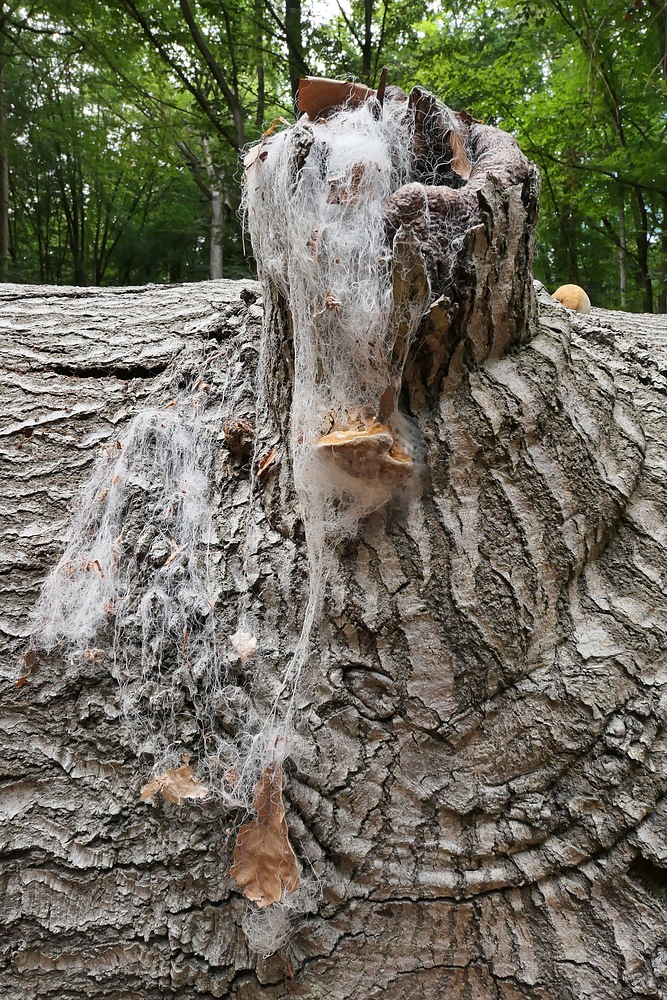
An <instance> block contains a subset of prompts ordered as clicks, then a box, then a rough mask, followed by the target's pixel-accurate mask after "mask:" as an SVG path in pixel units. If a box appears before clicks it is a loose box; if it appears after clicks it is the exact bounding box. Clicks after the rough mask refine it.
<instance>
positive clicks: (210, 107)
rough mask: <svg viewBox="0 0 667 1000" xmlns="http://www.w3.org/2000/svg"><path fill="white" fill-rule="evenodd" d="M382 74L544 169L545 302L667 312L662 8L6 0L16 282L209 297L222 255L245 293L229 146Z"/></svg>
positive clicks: (3, 84) (601, 3) (550, 2)
mask: <svg viewBox="0 0 667 1000" xmlns="http://www.w3.org/2000/svg"><path fill="white" fill-rule="evenodd" d="M304 4H305V0H304ZM383 65H387V66H388V67H389V83H394V84H398V85H400V86H402V87H403V88H404V89H406V90H407V89H409V88H410V87H411V86H413V85H414V84H416V83H420V84H422V85H424V86H426V87H428V88H429V89H431V90H433V91H434V92H435V93H437V94H438V95H439V96H440V97H442V98H443V99H444V100H445V101H446V102H447V103H448V104H449V105H450V106H452V107H454V108H457V109H460V108H464V107H465V108H467V109H468V110H469V111H471V112H472V113H473V114H474V115H476V116H477V117H478V118H480V119H482V120H483V121H485V122H488V123H491V124H494V125H498V126H500V127H501V128H504V129H507V130H508V131H510V132H512V133H513V134H514V135H516V137H517V139H518V141H519V143H520V144H521V146H522V148H523V149H524V151H525V152H526V153H527V154H528V155H529V156H530V157H531V158H532V159H534V160H535V161H536V162H537V163H538V165H539V167H540V169H541V173H542V180H543V193H542V211H541V220H540V225H539V231H538V241H537V250H536V262H535V269H536V275H537V276H538V277H539V278H541V279H542V280H543V281H545V283H546V284H547V285H548V286H549V287H554V286H556V285H558V284H561V283H564V282H569V281H575V282H578V283H580V284H582V285H584V286H585V287H586V288H587V290H588V292H589V294H590V296H591V299H592V300H593V302H594V303H596V304H600V305H608V306H612V307H619V306H621V305H624V306H625V307H628V308H633V309H649V308H659V309H661V310H663V311H664V310H665V309H667V218H666V216H667V142H666V141H665V138H666V136H665V130H666V128H667V115H666V114H665V107H667V102H666V100H665V99H666V97H667V8H665V7H664V5H663V4H662V3H661V2H659V0H635V2H634V3H633V2H632V0H496V2H491V3H488V2H484V0H470V2H466V3H463V2H462V0H449V2H447V3H435V4H432V3H431V4H429V3H426V0H377V2H375V3H373V2H371V0H341V4H340V5H329V4H326V5H325V4H323V3H320V2H313V3H312V6H310V7H306V6H305V5H304V7H303V9H302V5H301V2H300V0H282V2H281V3H278V4H275V3H273V0H267V2H264V0H235V3H234V4H233V5H232V4H231V3H226V2H220V0H179V2H178V3H167V2H166V0H110V2H103V0H43V2H39V3H35V4H33V5H31V7H30V8H27V7H23V6H21V4H20V3H18V2H16V0H14V2H7V0H0V96H1V97H4V107H5V110H6V116H5V120H4V125H3V111H2V105H3V102H2V101H1V100H0V134H1V133H2V132H3V128H4V130H5V131H7V132H8V133H9V136H8V137H9V140H10V142H9V143H8V148H9V151H10V152H9V160H10V162H9V168H10V216H9V222H10V253H11V260H10V265H9V277H10V279H13V280H19V281H52V282H70V281H76V282H96V283H129V282H134V283H136V282H144V281H169V280H188V279H198V278H204V277H206V276H207V274H208V271H209V260H208V257H209V249H210V246H211V243H212V242H215V240H218V241H220V240H222V242H223V244H224V246H223V247H222V251H221V252H222V256H223V257H224V273H225V274H227V275H229V276H240V275H244V274H248V273H249V270H250V267H251V263H250V262H249V261H248V259H247V258H246V256H245V254H244V250H243V244H242V240H241V234H240V223H239V219H238V201H239V184H240V177H241V168H240V165H239V154H240V152H241V151H242V148H243V146H244V144H245V143H246V142H248V141H251V140H253V139H255V138H256V137H257V136H258V135H260V134H261V133H262V131H263V130H264V129H265V128H266V127H267V126H268V125H269V124H270V123H271V122H272V121H273V120H274V119H275V118H276V117H279V116H290V115H291V103H292V94H293V91H294V85H295V80H296V79H297V78H298V76H299V75H300V74H303V73H305V72H307V71H308V69H310V70H311V72H314V73H319V74H322V75H330V76H334V77H348V78H356V79H364V80H366V81H367V82H369V83H370V84H371V85H372V84H375V83H376V82H377V79H378V77H379V72H380V70H381V68H382V66H383ZM212 194H215V195H216V196H217V204H220V205H222V206H223V209H222V214H221V216H219V218H218V223H219V225H218V228H217V230H216V229H215V226H212V215H211V211H212V206H213V205H214V203H215V202H216V198H213V199H212ZM0 201H1V199H0ZM1 213H2V205H1V204H0V215H1ZM0 221H1V220H0ZM214 221H215V220H214ZM222 233H224V236H221V235H220V234H222ZM211 260H213V258H211ZM623 273H625V275H626V278H625V279H623ZM623 280H625V281H626V283H627V292H624V293H623V294H622V293H621V282H622V281H623Z"/></svg>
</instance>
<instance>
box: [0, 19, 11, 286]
mask: <svg viewBox="0 0 667 1000" xmlns="http://www.w3.org/2000/svg"><path fill="white" fill-rule="evenodd" d="M0 26H1V24H0ZM3 44H4V39H2V41H0V45H3ZM6 64H7V57H6V54H5V52H4V51H3V50H2V48H0V282H3V281H7V277H8V273H9V257H10V254H9V131H8V128H7V102H6V96H5V67H6Z"/></svg>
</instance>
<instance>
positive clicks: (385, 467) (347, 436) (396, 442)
mask: <svg viewBox="0 0 667 1000" xmlns="http://www.w3.org/2000/svg"><path fill="white" fill-rule="evenodd" d="M315 447H316V449H317V451H318V452H319V453H320V455H321V456H324V457H326V458H331V459H333V460H334V461H336V462H337V463H338V464H339V465H340V467H341V468H342V469H344V470H345V471H346V472H347V473H348V474H349V475H351V476H353V477H355V476H358V477H369V476H377V477H379V478H384V479H386V478H393V477H396V478H399V479H400V478H403V477H404V476H405V475H407V474H409V473H410V472H411V471H412V465H413V462H412V457H411V455H410V452H409V450H408V447H407V446H406V445H405V444H404V443H403V442H401V440H400V438H399V436H398V434H397V433H396V431H394V430H393V429H392V428H391V427H390V426H389V425H388V424H383V423H380V422H379V421H378V420H375V419H373V418H364V417H357V418H355V419H353V420H352V421H351V422H350V423H349V424H348V425H347V426H345V427H342V428H340V429H332V430H331V431H329V433H328V434H324V435H323V436H322V437H321V438H319V439H318V441H317V442H316V444H315Z"/></svg>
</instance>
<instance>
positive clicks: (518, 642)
mask: <svg viewBox="0 0 667 1000" xmlns="http://www.w3.org/2000/svg"><path fill="white" fill-rule="evenodd" d="M259 297H260V289H259V286H256V285H254V284H253V283H251V282H226V281H217V282H208V283H202V284H198V285H190V286H170V287H164V288H162V287H148V288H142V289H123V290H114V291H110V290H103V289H85V290H84V289H65V288H58V289H46V288H30V287H25V286H10V285H6V286H3V287H2V288H1V289H0V333H1V337H0V367H1V368H2V376H3V377H2V387H3V389H2V391H3V394H4V406H3V410H2V417H1V424H0V456H1V459H2V474H1V476H0V497H1V500H0V503H1V504H2V507H1V518H0V535H1V538H2V542H1V547H0V560H1V562H0V593H1V597H0V651H1V656H2V674H3V677H4V678H5V680H4V682H3V695H2V703H1V704H2V707H1V710H0V752H1V754H2V783H1V785H0V816H1V818H2V825H1V826H0V837H1V842H2V859H1V861H0V878H1V880H2V894H3V898H4V906H3V924H4V926H3V933H2V938H1V939H0V940H1V944H0V991H1V992H2V996H3V997H6V998H7V1000H32V998H37V997H39V998H46V997H54V998H58V1000H74V998H83V997H85V998H90V1000H93V998H95V1000H98V998H102V997H105V998H114V1000H121V998H123V1000H124V998H152V997H161V996H178V997H187V998H194V997H196V996H229V997H233V998H237V1000H249V998H254V997H259V996H262V997H267V998H271V1000H278V998H284V997H300V998H313V1000H314V998H327V1000H329V998H331V1000H365V998H374V997H383V998H387V1000H403V998H405V1000H407V998H408V997H410V998H412V997H414V996H415V995H421V996H423V997H448V998H452V1000H459V998H460V1000H464V998H473V1000H486V998H489V1000H491V998H493V1000H499V998H502V1000H518V998H531V1000H533V998H534V1000H537V998H540V1000H574V998H577V1000H578V998H584V997H586V998H594V1000H628V998H631V997H642V998H643V997H667V924H666V918H667V877H666V874H667V833H666V819H667V799H666V798H665V794H666V792H667V757H666V753H665V752H666V749H667V743H666V741H665V730H664V725H665V712H666V706H667V701H666V691H665V684H666V683H667V653H666V648H667V644H666V641H665V640H666V635H665V634H666V632H667V613H666V610H665V596H664V593H665V583H666V581H667V472H666V470H667V327H666V326H665V321H664V319H660V318H659V317H655V316H649V315H641V316H638V315H630V314H624V313H612V312H605V311H602V310H593V313H592V314H591V315H590V316H586V317H582V316H573V315H572V314H570V313H568V312H567V311H566V310H565V309H563V308H562V307H560V306H559V305H558V304H557V303H554V302H553V300H551V299H550V298H549V297H548V296H547V295H546V294H545V293H544V292H543V291H539V293H538V303H539V307H540V322H539V327H538V330H537V334H536V336H534V338H533V339H532V340H531V341H530V342H529V343H526V344H522V345H516V346H515V347H514V348H512V350H511V351H510V352H509V353H508V354H506V355H505V356H504V357H499V358H488V359H487V360H485V361H484V362H483V363H481V364H480V365H478V366H476V367H473V368H471V369H470V370H469V371H467V372H466V371H465V370H464V371H461V372H459V373H458V375H457V377H456V379H451V378H450V379H445V380H444V382H443V384H442V387H441V388H440V389H439V390H438V392H437V393H436V394H434V395H432V396H430V397H428V398H427V397H421V398H420V399H419V400H418V401H415V400H414V399H413V404H414V405H415V407H416V406H417V402H419V410H418V412H417V413H416V414H415V418H416V420H417V421H418V423H419V427H420V431H421V433H422V435H423V438H424V441H425V445H426V456H425V460H424V469H423V474H422V477H421V478H422V481H421V488H420V491H419V492H418V495H416V496H414V497H411V498H410V497H409V498H407V499H406V500H405V502H404V503H402V504H398V503H397V504H396V505H395V506H394V508H392V509H391V510H385V511H379V512H377V513H376V514H374V515H372V516H371V517H370V518H369V519H368V520H367V522H366V523H365V524H364V526H363V529H362V531H361V532H360V535H359V537H358V538H356V539H355V540H353V541H350V542H349V543H348V544H347V545H346V546H345V547H344V548H343V549H342V551H341V553H340V557H339V560H338V564H337V572H336V574H335V576H334V578H333V580H332V581H331V584H330V587H329V591H328V595H327V601H326V604H325V608H324V611H323V614H322V616H321V619H320V621H319V623H318V625H317V627H316V630H315V634H314V637H313V648H312V653H311V657H310V662H309V665H308V669H307V671H306V675H305V677H304V679H303V682H302V685H301V694H300V707H301V713H300V727H301V730H302V732H303V734H304V738H305V742H306V746H308V747H310V753H309V754H307V755H304V756H303V757H302V758H300V759H298V760H295V761H292V762H289V763H288V764H287V767H286V781H285V792H284V794H285V800H286V804H287V807H288V808H287V821H288V826H289V829H290V836H291V839H292V842H293V844H294V846H295V849H296V851H297V855H298V857H299V858H300V859H301V864H302V866H303V869H304V871H306V870H307V869H308V868H309V867H312V869H313V870H314V872H315V873H316V875H317V877H318V878H320V879H321V886H322V889H321V899H320V900H319V901H318V903H317V905H316V907H314V908H313V911H312V912H311V913H309V914H306V915H305V916H304V917H303V918H302V920H301V922H300V924H299V926H298V927H297V928H296V933H295V936H294V937H293V939H292V941H291V942H290V944H289V945H288V946H287V947H286V948H285V949H283V950H282V951H281V952H279V953H278V954H276V955H274V956H272V957H270V958H261V957H259V956H257V955H256V954H253V953H252V952H251V951H250V950H249V949H248V946H247V943H246V940H245V937H244V934H243V932H242V929H241V917H242V914H243V912H244V910H245V907H246V903H245V901H244V900H243V899H242V898H241V896H240V893H239V890H238V887H237V886H236V885H235V884H233V883H231V882H230V879H229V876H228V869H229V866H230V863H231V855H232V850H233V840H234V838H233V831H234V828H235V827H237V826H238V823H239V822H240V821H242V819H243V817H235V816H233V815H230V814H229V813H223V812H222V811H221V809H220V807H219V806H218V805H217V804H216V802H215V800H207V799H203V800H201V801H186V802H184V803H183V804H182V805H181V806H179V807H177V806H174V805H171V804H169V803H166V802H162V801H160V800H158V801H154V800H153V801H151V802H148V803H142V802H141V801H140V798H139V790H140V787H141V785H142V784H143V783H144V782H145V780H146V778H147V774H148V772H149V770H150V766H149V765H148V766H147V763H146V761H139V760H138V759H137V757H136V754H135V753H134V752H133V751H132V749H131V747H130V746H129V745H128V742H127V739H126V736H125V732H124V728H123V722H122V718H121V717H120V708H119V703H118V695H117V685H116V681H115V680H114V677H113V676H112V669H111V664H110V662H109V657H108V646H109V635H105V634H101V635H100V638H99V641H98V644H97V645H98V647H99V649H100V651H101V654H102V655H101V656H100V657H99V658H97V659H96V660H95V661H91V660H89V659H87V658H86V657H85V656H82V655H79V654H74V655H72V654H70V653H68V652H67V651H65V650H63V651H56V652H54V653H53V654H51V655H49V656H42V657H39V658H38V661H37V662H36V663H35V665H34V673H31V674H30V676H28V677H27V679H25V681H24V682H23V683H21V685H20V686H17V685H16V679H17V677H18V676H19V675H21V674H24V673H25V667H24V666H22V663H21V660H20V654H21V652H22V651H23V650H24V649H25V647H26V643H27V641H28V636H29V633H30V621H29V616H30V611H31V609H32V607H33V606H34V605H35V603H36V601H37V597H38V593H39V588H40V585H41V582H42V581H43V579H44V577H45V576H46V574H47V572H48V570H49V569H50V567H51V566H52V565H53V563H54V561H55V560H56V559H57V557H58V554H59V552H61V551H62V549H63V546H64V542H65V540H66V537H67V527H68V523H69V519H70V516H71V511H72V507H73V504H75V502H76V495H77V491H78V489H79V487H80V486H81V485H82V483H84V482H85V481H86V479H87V478H88V476H89V474H90V471H91V468H92V465H93V462H94V460H95V458H96V456H97V454H98V452H99V449H100V446H102V445H108V444H109V443H113V442H114V441H115V440H117V438H118V435H119V434H120V433H121V431H122V428H123V427H125V426H126V425H127V422H128V421H129V419H130V418H131V417H132V415H134V414H135V413H137V412H138V411H139V410H140V409H142V408H144V407H146V406H147V405H156V404H157V405H162V406H165V405H166V404H167V403H168V402H169V401H170V400H171V399H172V398H173V397H174V395H175V394H177V393H178V391H179V385H180V384H181V380H182V377H183V373H184V372H187V371H188V370H190V369H191V368H192V366H193V365H195V364H201V363H202V358H204V359H205V360H206V363H207V365H208V368H207V371H208V372H209V375H208V379H209V382H210V403H209V407H208V410H207V412H208V414H209V418H208V419H209V420H210V421H211V426H213V427H215V426H216V419H217V416H218V415H219V412H220V409H219V403H220V400H221V397H222V394H223V387H224V386H225V385H227V384H228V386H229V387H231V388H230V389H229V392H228V394H227V403H226V405H227V406H229V405H231V408H232V412H233V415H234V416H236V417H238V418H239V419H250V420H253V419H254V413H253V398H254V385H253V371H254V367H255V364H256V360H257V347H258V338H259V330H260V325H261V303H260V298H259ZM211 373H212V374H211ZM280 378H281V374H280V373H277V374H276V379H277V380H278V379H280ZM278 395H279V394H278V393H277V397H276V398H278ZM218 440H219V450H218V454H217V458H216V463H215V498H216V499H215V515H214V520H215V528H216V537H215V538H214V539H213V542H212V558H213V560H214V563H215V566H216V579H217V581H218V587H219V591H218V594H217V595H216V612H215V613H216V616H217V619H218V629H219V635H220V641H221V646H223V645H224V644H225V642H226V637H227V636H229V634H231V632H233V631H234V630H235V629H236V627H237V622H236V608H237V606H238V602H239V600H240V599H241V597H242V596H244V597H245V598H248V596H249V599H250V600H251V602H252V608H253V612H254V614H255V615H256V617H257V619H258V620H259V619H261V621H262V628H261V629H260V630H259V633H258V635H257V640H258V645H259V648H260V649H261V650H262V652H263V656H262V658H261V661H260V662H259V665H258V666H257V668H256V670H257V672H258V675H259V676H254V677H253V678H252V685H251V684H250V681H249V679H248V677H247V676H245V675H244V674H243V673H242V672H241V671H240V669H239V666H238V663H235V661H234V658H233V657H232V655H231V653H230V654H229V655H228V656H227V659H226V661H225V663H226V667H227V669H228V670H229V676H230V684H232V685H236V686H237V687H238V688H240V689H247V690H252V692H253V693H254V697H256V698H257V699H258V700H261V698H262V692H264V691H272V690H274V689H275V686H276V682H277V678H279V676H280V671H281V666H284V663H285V657H286V655H287V654H288V652H289V650H290V649H291V648H293V646H294V644H295V642H296V640H297V637H298V634H299V629H300V624H301V615H302V613H303V607H304V602H305V594H306V582H305V556H304V546H303V541H302V538H301V533H300V530H299V517H298V509H297V508H296V506H295V499H294V495H293V491H292V489H291V487H290V475H289V462H288V461H286V460H285V456H284V455H283V456H282V457H283V461H281V462H280V463H279V464H277V465H276V467H275V470H274V473H273V475H270V476H268V477H267V478H266V480H265V482H264V483H263V485H262V487H261V490H260V494H259V502H257V503H255V504H253V505H250V506H249V505H248V503H247V500H248V495H249V481H248V480H249V469H248V464H247V463H246V464H243V462H241V461H239V460H238V459H236V458H235V457H234V456H233V455H231V454H230V452H229V451H228V449H227V446H226V444H225V438H224V434H223V430H222V426H220V427H219V430H218ZM269 445H272V446H274V447H276V449H277V451H278V453H279V454H281V448H282V446H281V444H280V442H279V441H278V442H268V443H267V444H266V447H267V448H268V447H269ZM262 447H263V446H262ZM149 514H150V488H149V487H147V489H146V494H145V495H144V496H143V497H142V496H140V497H138V498H137V499H136V502H135V503H134V505H133V506H132V507H131V509H129V510H128V517H127V539H126V544H127V545H128V546H130V547H131V546H132V545H136V544H138V541H137V540H138V539H139V536H140V534H141V531H142V529H143V527H144V522H145V519H146V518H147V517H148V516H149ZM242 546H243V551H241V547H242ZM244 560H245V563H246V567H247V571H248V572H247V575H246V576H244V574H243V573H242V572H241V564H242V562H243V561H244ZM248 587H250V593H249V595H248ZM185 729H186V727H184V733H185ZM183 746H184V749H194V748H189V746H188V738H187V736H186V735H184V737H183ZM292 972H293V975H294V978H291V976H292Z"/></svg>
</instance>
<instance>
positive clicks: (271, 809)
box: [229, 764, 301, 908]
mask: <svg viewBox="0 0 667 1000" xmlns="http://www.w3.org/2000/svg"><path fill="white" fill-rule="evenodd" d="M282 789H283V769H282V767H281V766H280V764H270V765H269V767H267V768H266V769H265V770H264V771H263V772H262V774H261V776H260V779H259V781H258V782H257V784H256V785H255V792H254V801H253V805H254V807H255V811H256V812H257V819H256V820H253V822H252V823H244V825H243V826H242V827H241V828H240V830H239V832H238V835H237V838H236V845H235V847H234V863H233V865H232V867H231V868H230V870H229V874H230V875H231V877H232V878H233V879H234V880H235V881H236V883H237V885H239V886H240V887H241V889H242V890H243V895H244V896H245V897H246V899H250V900H252V902H254V903H257V906H258V907H260V908H262V907H264V906H270V905H271V904H272V903H277V902H279V900H280V898H281V896H282V893H283V886H284V887H285V891H286V892H296V890H297V889H298V888H299V886H300V885H301V878H300V876H299V869H298V867H297V863H296V856H295V854H294V851H293V850H292V845H291V844H290V842H289V834H288V831H287V823H286V822H285V806H284V804H283V790H282Z"/></svg>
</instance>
